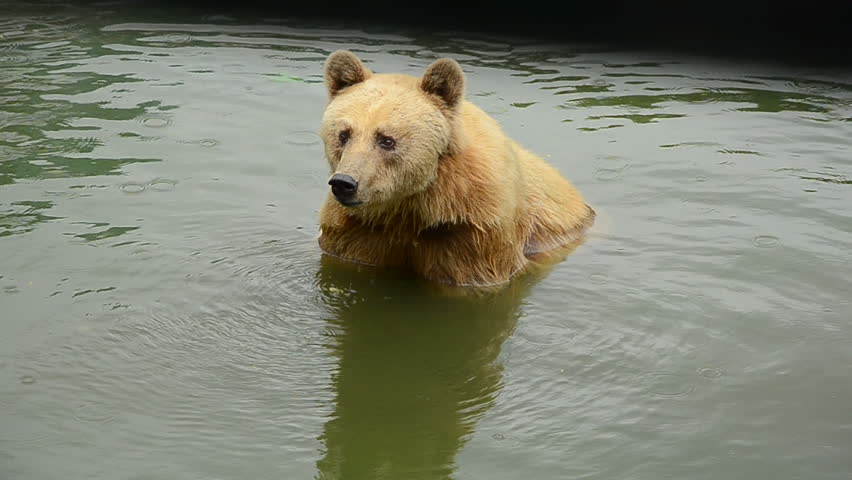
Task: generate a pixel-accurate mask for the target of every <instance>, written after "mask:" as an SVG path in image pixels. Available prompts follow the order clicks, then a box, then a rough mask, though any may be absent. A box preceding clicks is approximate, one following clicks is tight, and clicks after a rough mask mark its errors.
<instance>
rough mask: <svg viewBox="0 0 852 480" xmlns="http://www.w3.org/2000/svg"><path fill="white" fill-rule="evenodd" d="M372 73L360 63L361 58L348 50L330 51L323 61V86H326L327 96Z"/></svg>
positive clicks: (364, 78)
mask: <svg viewBox="0 0 852 480" xmlns="http://www.w3.org/2000/svg"><path fill="white" fill-rule="evenodd" d="M372 75H373V73H372V72H371V71H370V70H368V69H367V67H365V66H364V64H363V63H361V59H359V58H358V57H356V56H355V54H354V53H352V52H350V51H349V50H337V51H335V52H332V54H331V55H329V56H328V59H326V61H325V86H326V88H328V96H329V98H333V97H334V96H335V95H337V94H338V93H339V92H340V91H341V90H343V89H344V88H346V87H348V86H351V85H355V84H356V83H361V82H363V81H364V80H366V79H368V78H370V77H371V76H372Z"/></svg>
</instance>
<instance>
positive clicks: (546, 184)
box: [319, 50, 595, 286]
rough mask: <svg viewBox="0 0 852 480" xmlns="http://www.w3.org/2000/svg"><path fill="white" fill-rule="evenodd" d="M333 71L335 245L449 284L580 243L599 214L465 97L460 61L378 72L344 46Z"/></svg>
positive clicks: (325, 133) (327, 134)
mask: <svg viewBox="0 0 852 480" xmlns="http://www.w3.org/2000/svg"><path fill="white" fill-rule="evenodd" d="M324 76H325V84H326V88H327V89H328V96H329V102H328V105H327V106H326V109H325V112H324V115H323V119H322V126H321V129H320V136H321V137H322V140H323V143H324V146H325V154H326V158H327V159H328V161H329V164H330V167H331V172H332V177H331V179H330V182H329V183H330V184H331V185H332V188H331V191H330V192H329V194H328V196H327V198H326V200H325V203H324V204H323V207H322V209H321V211H320V230H321V233H320V237H319V245H320V247H321V249H322V250H323V251H324V252H325V253H327V254H329V255H332V256H335V257H339V258H341V259H344V260H347V261H350V262H355V263H362V264H368V265H375V266H386V267H402V268H408V269H412V270H414V271H415V272H417V273H418V274H420V275H421V276H423V277H425V278H427V279H429V280H432V281H435V282H440V283H446V284H451V285H461V286H467V285H470V286H487V285H496V284H501V283H505V282H507V281H508V280H509V279H510V278H511V277H512V276H513V275H515V274H516V273H518V272H520V271H522V270H523V269H524V268H525V267H527V266H528V265H529V264H530V262H531V259H533V258H535V257H536V256H540V255H543V254H546V253H547V252H548V251H553V250H556V249H559V248H560V247H565V246H568V245H572V244H576V243H577V242H578V241H580V240H581V238H582V236H583V233H584V232H585V231H586V230H587V229H588V228H589V227H590V226H591V225H592V224H593V223H594V218H595V212H594V210H593V209H592V208H591V207H589V206H588V205H587V204H586V203H585V201H584V199H583V197H582V196H581V195H580V193H579V192H578V191H577V190H576V189H575V188H574V186H573V185H571V183H570V182H569V181H567V180H566V179H565V178H564V177H563V176H562V175H561V174H560V173H559V172H558V171H557V170H556V168H554V167H553V166H551V165H549V164H547V163H546V162H545V161H544V160H543V159H541V158H540V157H538V156H536V155H535V154H533V153H532V152H530V151H528V150H526V149H525V148H523V147H522V146H521V145H519V144H518V143H517V142H515V141H514V140H512V139H510V138H509V137H507V136H506V134H505V133H504V132H503V130H502V129H501V128H500V126H499V125H498V123H497V122H496V121H495V120H494V119H493V118H491V117H490V116H489V115H488V114H486V113H485V112H483V111H482V110H480V109H479V108H478V107H476V106H475V105H474V104H472V103H471V102H469V101H467V100H465V98H464V90H465V78H464V73H463V72H462V69H461V67H460V65H459V64H458V63H457V62H456V61H455V60H452V59H449V58H442V59H439V60H436V61H434V62H433V63H432V64H431V65H429V67H427V68H426V71H425V72H424V73H423V75H422V76H421V77H420V78H417V77H414V76H411V75H403V74H376V73H373V72H372V71H370V70H369V69H368V68H366V67H365V66H364V64H363V63H362V62H361V60H360V59H359V58H358V57H357V56H355V55H354V54H353V53H351V52H349V51H345V50H338V51H336V52H334V53H332V54H331V55H330V56H329V57H328V59H327V60H326V64H325V71H324Z"/></svg>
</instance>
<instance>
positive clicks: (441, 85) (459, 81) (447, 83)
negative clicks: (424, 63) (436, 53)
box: [420, 58, 464, 108]
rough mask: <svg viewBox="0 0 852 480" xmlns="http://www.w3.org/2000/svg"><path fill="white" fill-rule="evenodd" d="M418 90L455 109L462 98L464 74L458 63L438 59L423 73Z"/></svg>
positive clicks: (447, 59)
mask: <svg viewBox="0 0 852 480" xmlns="http://www.w3.org/2000/svg"><path fill="white" fill-rule="evenodd" d="M420 88H421V89H422V90H423V91H424V92H426V93H429V94H432V95H435V96H437V97H438V98H440V99H441V100H443V101H444V103H446V104H447V106H448V107H450V108H455V107H456V106H457V105H458V104H459V102H460V101H461V100H462V98H463V97H464V72H462V69H461V65H459V62H457V61H455V60H453V59H452V58H440V59H438V60H435V61H434V62H432V64H431V65H429V67H427V68H426V72H424V73H423V78H421V80H420Z"/></svg>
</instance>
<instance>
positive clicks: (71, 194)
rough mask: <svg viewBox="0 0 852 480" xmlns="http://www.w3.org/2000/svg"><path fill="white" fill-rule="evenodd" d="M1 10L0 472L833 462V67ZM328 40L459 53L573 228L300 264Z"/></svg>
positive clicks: (371, 54) (837, 290) (811, 471)
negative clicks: (463, 274) (452, 248)
mask: <svg viewBox="0 0 852 480" xmlns="http://www.w3.org/2000/svg"><path fill="white" fill-rule="evenodd" d="M0 13H2V15H0V98H2V100H0V317H2V320H0V477H2V478H4V479H5V478H8V479H15V480H19V479H68V478H74V479H83V478H85V479H101V478H102V479H117V478H122V479H125V478H126V479H176V478H182V479H184V478H186V479H201V478H204V479H214V478H215V479H246V478H252V479H273V478H275V479H281V478H284V479H298V478H305V479H310V478H347V479H362V478H363V479H368V478H369V479H375V478H388V479H419V478H429V479H432V478H447V477H450V478H456V479H482V478H489V479H517V478H536V479H539V478H540V479H550V478H596V479H597V478H600V479H611V478H633V479H660V478H690V479H711V478H712V479H718V478H778V479H781V478H783V479H794V478H801V479H809V480H811V479H841V478H842V479H847V478H849V475H850V472H851V471H852V460H850V457H849V453H850V451H852V382H850V372H852V304H850V301H851V300H850V299H852V275H850V273H852V270H850V266H851V265H852V264H851V263H850V262H852V210H850V206H852V154H850V146H852V140H850V139H852V72H849V71H841V70H814V69H803V68H793V67H790V66H782V65H757V64H745V63H742V62H735V61H725V60H719V59H712V58H690V57H686V56H682V55H680V56H676V55H670V54H666V53H661V52H651V51H649V52H646V53H636V52H630V53H628V52H624V51H619V50H616V49H612V48H608V47H606V46H599V45H555V44H553V45H551V44H541V43H538V42H535V41H534V40H530V39H526V40H524V39H499V38H485V37H478V36H473V35H471V34H466V33H463V32H462V33H459V32H443V33H441V32H425V31H417V30H413V29H403V28H394V27H390V26H386V27H382V28H379V27H370V28H367V29H364V30H354V29H351V27H348V26H344V25H341V24H336V23H333V22H326V23H320V22H304V21H296V20H287V19H270V18H263V17H262V16H258V17H253V18H249V17H247V16H245V15H243V16H240V14H236V13H232V12H219V11H213V10H210V11H181V12H177V11H166V10H157V9H150V10H147V11H145V12H142V11H140V10H138V9H135V10H131V9H128V8H125V7H124V6H123V5H122V4H104V5H101V6H94V7H88V8H83V7H79V6H74V7H49V6H46V7H26V6H24V5H19V4H15V5H14V6H5V7H2V10H0ZM338 48H349V49H352V50H354V51H356V52H357V53H358V54H359V55H360V56H361V57H362V58H363V59H364V60H365V61H366V62H367V63H368V65H369V66H370V67H371V68H373V69H375V70H377V71H380V72H390V71H401V72H406V73H412V74H419V73H420V72H421V71H422V69H423V68H424V67H425V66H426V65H428V63H430V62H431V61H432V60H433V59H435V58H437V57H440V56H446V55H450V56H453V57H455V58H456V59H458V60H459V61H460V62H461V63H462V65H463V67H464V69H465V71H466V72H467V78H468V96H469V98H470V99H471V100H472V101H474V102H475V103H477V104H478V105H480V106H482V107H483V108H485V109H486V110H487V111H489V112H490V113H491V114H493V115H494V116H495V118H497V119H498V120H499V121H500V122H501V123H502V125H503V126H504V128H505V129H506V131H507V132H508V133H509V134H510V135H512V136H513V137H515V138H516V139H518V140H519V141H521V142H522V143H523V144H524V145H526V146H528V147H529V148H531V149H532V150H534V151H536V152H538V153H540V154H541V155H542V156H544V157H545V158H546V159H547V160H548V161H550V162H552V163H553V164H554V165H556V166H557V167H558V168H559V169H560V170H561V171H562V172H563V173H564V174H565V175H566V176H567V177H568V178H570V179H571V180H572V181H573V182H574V183H575V184H576V185H577V186H578V187H579V188H580V190H581V191H582V192H583V194H584V195H585V196H586V197H587V199H588V201H589V202H590V203H591V204H592V205H593V206H594V207H595V209H596V210H597V211H598V212H599V214H600V218H599V221H598V225H597V227H596V229H595V231H594V232H592V234H591V235H590V237H589V238H588V240H587V242H586V243H585V244H584V245H582V246H581V247H580V248H578V249H577V250H576V251H575V252H574V253H573V254H572V255H571V256H569V257H568V258H567V260H566V261H564V262H562V263H560V264H559V265H557V266H555V267H554V268H553V269H552V270H551V271H550V272H549V273H548V274H547V275H545V276H543V277H541V278H526V277H524V278H521V279H518V281H516V282H514V283H512V284H511V286H510V287H509V288H507V289H506V290H505V291H503V292H500V293H499V294H495V295H491V296H486V297H483V298H467V299H465V298H457V297H449V298H448V297H446V296H443V295H442V294H441V293H439V292H436V291H434V290H432V289H430V288H429V287H428V286H426V285H424V284H423V283H422V282H417V281H415V280H411V279H410V278H408V277H406V276H404V275H399V274H397V273H395V272H387V271H379V270H372V269H361V270H359V269H355V268H350V267H347V266H345V265H339V264H335V263H330V262H329V261H327V260H323V259H322V258H321V256H320V252H319V249H318V247H317V245H316V235H317V212H318V208H319V206H320V205H321V202H322V200H323V198H324V195H325V194H326V192H327V188H328V186H327V185H326V183H325V182H326V179H327V175H328V170H327V166H326V163H325V161H324V159H323V156H322V155H323V154H322V149H321V143H320V140H319V138H318V137H317V135H316V133H315V132H316V131H317V129H318V126H319V120H320V117H321V114H322V109H323V107H324V105H325V100H326V97H325V90H324V88H323V85H322V82H321V81H322V63H323V61H324V58H325V56H326V55H327V54H328V53H329V52H331V51H332V50H335V49H338Z"/></svg>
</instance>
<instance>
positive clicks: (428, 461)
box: [316, 248, 569, 480]
mask: <svg viewBox="0 0 852 480" xmlns="http://www.w3.org/2000/svg"><path fill="white" fill-rule="evenodd" d="M568 251H569V249H567V248H566V249H565V251H564V252H563V253H564V254H567V253H568ZM545 274H546V271H545V270H540V271H537V272H535V273H530V274H525V275H521V276H519V277H518V278H516V279H515V280H514V281H512V282H510V284H509V285H508V286H504V287H503V288H500V289H491V290H471V289H469V288H466V289H462V288H457V289H452V288H451V287H442V286H438V285H435V284H430V283H429V282H426V281H423V280H422V279H417V278H415V277H413V276H411V275H410V273H407V272H405V271H404V270H398V271H388V270H386V269H378V268H376V267H366V266H358V265H353V264H351V263H346V262H343V261H341V260H338V259H335V258H332V257H328V256H324V257H323V259H322V264H321V268H320V270H319V272H318V275H317V284H318V286H319V289H320V291H321V292H322V295H323V297H324V302H325V304H326V305H327V307H328V308H329V310H330V311H331V312H332V315H333V318H331V319H329V321H328V322H329V328H328V330H329V331H330V332H334V333H333V334H331V336H330V337H329V340H328V348H329V349H330V351H331V354H332V356H334V357H336V358H337V361H338V368H337V369H336V371H335V372H334V373H333V375H332V386H333V388H334V391H335V397H336V398H335V405H334V411H333V413H332V414H331V416H330V419H329V420H328V421H327V422H326V424H325V427H324V431H323V434H322V435H321V441H322V443H323V447H324V452H323V453H322V458H321V459H320V460H319V461H318V462H317V468H318V471H319V473H318V474H317V476H316V478H317V479H356V478H357V479H361V478H365V479H366V478H369V479H377V480H378V479H395V480H396V479H406V480H417V479H430V480H434V479H444V478H450V477H451V476H452V473H453V471H454V470H455V459H456V456H457V454H458V453H459V451H460V450H461V448H462V446H463V445H464V444H465V442H466V441H467V440H468V439H469V438H470V436H471V435H472V434H473V432H474V431H475V428H476V425H477V422H478V421H479V420H480V419H481V418H482V417H483V416H484V415H485V414H486V413H487V412H488V410H489V408H490V407H491V406H492V405H493V404H494V402H495V399H496V397H497V396H498V394H499V392H500V390H501V389H502V386H503V379H502V365H501V363H500V361H499V358H498V357H499V354H500V351H501V347H502V345H503V343H504V342H505V340H506V339H507V338H508V337H509V335H510V334H511V332H512V331H513V329H514V328H515V325H516V323H517V320H518V318H519V316H520V314H521V311H522V310H521V305H522V303H523V301H524V299H525V298H526V296H527V295H528V293H529V291H530V289H531V288H532V287H533V285H534V284H535V283H536V282H538V281H539V280H540V279H541V278H543V276H544V275H545ZM448 289H449V290H448Z"/></svg>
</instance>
